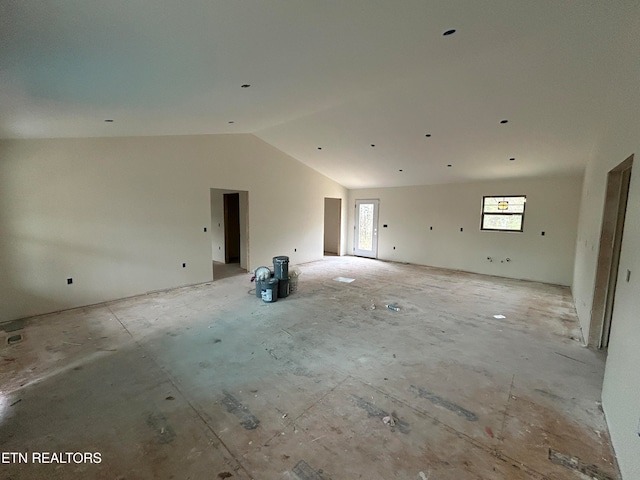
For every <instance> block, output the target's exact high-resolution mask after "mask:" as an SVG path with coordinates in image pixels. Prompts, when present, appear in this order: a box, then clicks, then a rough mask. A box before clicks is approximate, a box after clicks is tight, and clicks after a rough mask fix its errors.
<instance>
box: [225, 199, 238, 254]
mask: <svg viewBox="0 0 640 480" xmlns="http://www.w3.org/2000/svg"><path fill="white" fill-rule="evenodd" d="M223 198H224V261H225V263H239V262H240V194H238V193H225V194H224V197H223Z"/></svg>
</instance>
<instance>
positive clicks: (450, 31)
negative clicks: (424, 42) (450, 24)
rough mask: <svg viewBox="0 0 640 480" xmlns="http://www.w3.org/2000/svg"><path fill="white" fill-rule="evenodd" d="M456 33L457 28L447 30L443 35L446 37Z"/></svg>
mask: <svg viewBox="0 0 640 480" xmlns="http://www.w3.org/2000/svg"><path fill="white" fill-rule="evenodd" d="M454 33H456V31H455V30H453V29H451V30H447V31H446V32H444V33H443V34H442V35H444V36H445V37H447V36H449V35H453V34H454Z"/></svg>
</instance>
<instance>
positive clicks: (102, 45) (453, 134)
mask: <svg viewBox="0 0 640 480" xmlns="http://www.w3.org/2000/svg"><path fill="white" fill-rule="evenodd" d="M638 15H640V9H639V7H638V2H636V1H602V0H565V1H557V0H535V1H531V0H467V1H459V0H441V1H428V0H420V1H418V0H388V1H383V0H380V1H378V0H234V1H230V0H206V1H205V0H193V1H184V2H176V1H173V0H138V1H136V0H130V1H115V0H113V1H100V2H99V1H87V0H56V1H52V2H41V1H33V0H4V1H2V2H0V45H1V47H0V137H2V138H51V137H103V136H137V135H183V134H215V133H253V134H255V135H257V136H258V137H260V138H261V139H263V140H264V141H266V142H268V143H270V144H272V145H274V146H275V147H277V148H279V149H280V150H282V151H284V152H286V153H288V154H290V155H291V156H293V157H294V158H296V159H298V160H299V161H301V162H303V163H305V164H307V165H309V166H310V167H312V168H314V169H316V170H318V171H319V172H321V173H323V174H325V175H327V176H328V177H330V178H332V179H334V180H336V181H337V182H339V183H340V184H342V185H344V186H346V187H348V188H359V187H373V186H400V185H419V184H434V183H449V182H463V181H473V180H481V179H495V178H516V177H524V176H539V175H565V174H566V175H569V174H580V173H581V172H582V170H583V169H584V165H585V164H586V162H587V160H588V158H589V155H590V152H591V150H592V148H593V145H594V142H595V141H596V140H597V138H598V136H599V135H600V134H601V130H602V129H603V128H606V125H603V121H602V120H601V119H602V115H601V113H602V112H603V111H604V109H606V108H607V104H608V99H609V98H610V96H611V95H620V94H623V92H616V91H615V72H616V71H617V69H618V68H619V65H620V63H621V62H624V61H629V59H628V58H621V57H620V56H618V55H617V52H618V46H619V45H620V44H621V43H622V42H628V41H630V39H629V38H628V37H625V35H626V33H625V32H624V26H625V25H626V24H628V23H629V22H630V18H637V17H638ZM450 29H455V30H456V31H455V33H453V34H452V35H443V33H444V32H445V31H447V30H450ZM634 41H637V40H635V38H634ZM627 51H629V49H627ZM633 51H634V52H635V53H638V55H639V56H640V49H637V48H636V49H634V50H633ZM245 84H248V85H250V86H249V87H245V88H243V87H242V85H245ZM105 120H113V122H105ZM502 120H508V123H500V122H501V121H502ZM230 122H233V123H230ZM426 135H430V136H429V137H427V136H426ZM374 145H375V146H374ZM510 158H515V160H510ZM448 165H451V166H448ZM400 170H402V171H400Z"/></svg>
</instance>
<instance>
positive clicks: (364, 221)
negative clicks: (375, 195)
mask: <svg viewBox="0 0 640 480" xmlns="http://www.w3.org/2000/svg"><path fill="white" fill-rule="evenodd" d="M379 203H380V201H379V200H356V225H355V235H354V237H355V244H354V248H353V253H354V255H358V256H360V257H369V258H377V256H378V206H379Z"/></svg>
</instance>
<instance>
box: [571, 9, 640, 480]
mask: <svg viewBox="0 0 640 480" xmlns="http://www.w3.org/2000/svg"><path fill="white" fill-rule="evenodd" d="M630 6H631V4H630ZM639 31H640V15H638V9H637V4H636V5H635V8H634V14H633V15H629V16H628V17H627V18H626V20H625V22H624V23H621V24H620V25H619V28H618V30H617V31H616V32H612V34H613V35H615V39H616V42H617V47H616V49H615V52H613V53H612V55H615V59H616V64H617V65H618V68H617V69H614V70H612V71H611V84H610V85H609V86H608V87H609V88H603V92H602V94H603V95H604V96H606V100H607V102H606V103H607V110H606V111H603V112H602V116H601V118H600V121H601V124H602V134H601V136H600V138H598V139H596V145H595V147H594V149H593V157H592V159H591V160H590V162H589V164H588V166H587V169H586V172H585V181H584V187H583V191H582V202H581V208H580V221H579V227H578V242H577V249H576V262H575V271H574V286H573V295H574V299H575V302H576V308H577V310H578V316H579V318H580V322H581V324H582V328H583V330H584V332H585V337H586V338H588V330H589V323H590V319H591V318H590V317H591V305H592V301H593V290H594V284H595V275H596V264H597V258H598V253H599V252H598V250H599V241H600V230H601V224H602V214H603V208H604V202H605V192H606V184H607V173H608V172H609V171H610V170H611V169H612V168H613V167H615V166H616V165H618V164H619V163H621V162H622V161H623V160H625V159H626V158H627V157H629V156H630V155H631V154H634V165H633V170H632V174H631V186H630V191H629V202H628V205H627V214H626V218H625V230H624V235H623V239H622V252H621V257H620V268H619V275H618V286H617V289H616V295H615V304H614V310H613V317H612V322H611V336H610V338H609V348H608V356H607V365H606V369H605V378H604V385H603V392H602V400H603V407H604V411H605V414H606V417H607V423H608V425H609V431H610V433H611V438H612V440H613V446H614V448H615V451H616V456H617V458H618V463H619V465H620V470H621V473H622V477H623V479H624V480H636V479H638V478H640V455H638V452H640V434H639V432H638V430H639V429H640V314H639V312H640V89H638V78H640V42H639V41H638V32H639ZM605 87H606V86H605ZM627 270H630V271H631V278H630V281H629V282H627V281H626V272H627Z"/></svg>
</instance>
